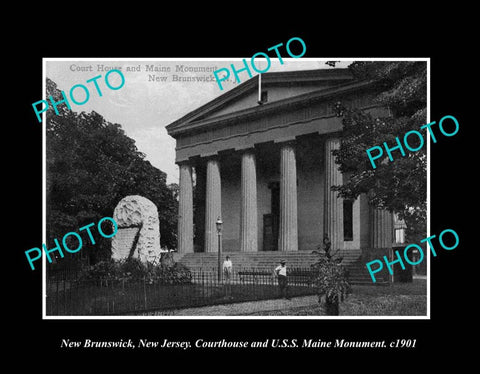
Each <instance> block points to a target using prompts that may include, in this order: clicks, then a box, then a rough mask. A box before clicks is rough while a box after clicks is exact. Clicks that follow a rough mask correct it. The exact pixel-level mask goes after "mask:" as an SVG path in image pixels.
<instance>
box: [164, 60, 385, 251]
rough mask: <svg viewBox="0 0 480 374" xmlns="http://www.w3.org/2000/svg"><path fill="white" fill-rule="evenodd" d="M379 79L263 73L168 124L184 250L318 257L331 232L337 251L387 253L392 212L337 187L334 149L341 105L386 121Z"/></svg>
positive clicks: (336, 72)
mask: <svg viewBox="0 0 480 374" xmlns="http://www.w3.org/2000/svg"><path fill="white" fill-rule="evenodd" d="M374 94H375V86H374V84H373V82H368V81H356V80H354V79H353V78H352V76H351V75H350V73H349V71H348V69H322V70H306V71H294V72H275V73H266V74H262V76H261V79H260V78H259V76H256V77H254V78H252V79H250V80H248V81H246V82H245V83H243V84H240V85H238V86H236V87H234V88H233V89H231V90H230V91H228V92H226V93H224V94H222V95H221V96H219V97H217V98H216V99H214V100H212V101H210V102H209V103H207V104H205V105H203V106H201V107H199V108H198V109H196V110H194V111H192V112H190V113H188V114H187V115H185V116H184V117H182V118H180V119H178V120H177V121H175V122H173V123H171V124H170V125H168V126H167V131H168V134H169V135H170V136H172V137H174V138H175V139H176V144H177V146H176V162H177V164H178V165H179V170H180V178H179V185H180V192H179V221H178V251H179V252H180V253H189V252H216V251H217V250H218V247H217V246H218V241H217V231H216V225H215V222H216V220H217V218H218V217H221V219H222V221H223V230H222V235H223V250H224V251H225V252H236V251H240V252H259V251H311V250H313V249H315V248H316V247H317V246H318V245H319V244H321V243H322V239H323V237H324V234H326V235H328V237H329V238H330V241H331V243H332V250H333V251H336V250H340V251H342V252H344V251H358V250H359V249H363V248H386V247H389V246H390V245H391V244H392V241H393V238H394V220H393V216H392V214H391V213H389V212H386V211H382V210H379V209H373V208H372V207H370V206H369V204H368V200H367V198H366V196H360V197H359V198H358V199H356V200H355V201H350V200H344V199H342V198H339V197H338V196H337V193H336V192H335V191H332V190H331V187H332V186H334V185H340V184H341V183H342V180H343V177H344V176H343V175H342V173H341V172H340V171H339V170H338V165H337V164H335V160H334V156H333V155H332V151H333V150H335V149H338V148H339V146H340V141H341V136H342V135H341V133H342V120H341V117H338V116H337V114H336V110H335V104H336V103H337V102H338V101H341V102H342V104H343V105H345V106H347V107H351V108H361V109H363V110H367V111H372V112H374V113H376V114H380V113H381V112H382V111H383V110H384V109H382V108H381V107H379V106H378V105H376V104H375V103H374V102H373V100H372V98H373V96H374Z"/></svg>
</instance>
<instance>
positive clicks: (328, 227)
mask: <svg viewBox="0 0 480 374" xmlns="http://www.w3.org/2000/svg"><path fill="white" fill-rule="evenodd" d="M339 148H340V140H339V139H337V138H329V139H327V140H326V141H325V216H324V222H325V223H324V232H325V233H326V234H327V235H328V237H329V238H330V242H331V243H332V245H331V253H335V252H336V251H337V250H342V249H343V199H341V198H337V196H338V193H337V192H336V191H332V189H331V188H332V186H338V185H341V184H342V183H343V178H342V173H341V172H340V170H338V165H337V164H336V163H335V157H334V156H333V155H332V151H333V150H334V149H339Z"/></svg>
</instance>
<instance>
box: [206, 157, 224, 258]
mask: <svg viewBox="0 0 480 374" xmlns="http://www.w3.org/2000/svg"><path fill="white" fill-rule="evenodd" d="M205 195H206V200H205V252H217V251H218V238H217V227H216V224H215V222H216V221H217V218H218V217H220V216H221V215H222V196H221V183H220V163H219V161H218V159H217V158H210V159H209V160H208V161H207V181H206V193H205Z"/></svg>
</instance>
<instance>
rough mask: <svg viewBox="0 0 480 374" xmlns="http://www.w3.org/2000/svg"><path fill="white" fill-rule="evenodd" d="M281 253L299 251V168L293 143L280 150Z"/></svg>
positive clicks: (279, 236) (282, 146)
mask: <svg viewBox="0 0 480 374" xmlns="http://www.w3.org/2000/svg"><path fill="white" fill-rule="evenodd" d="M278 250H279V251H297V250H298V230H297V166H296V160H295V148H294V145H293V143H292V142H287V143H283V144H282V145H281V149H280V227H279V233H278Z"/></svg>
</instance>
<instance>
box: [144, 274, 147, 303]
mask: <svg viewBox="0 0 480 374" xmlns="http://www.w3.org/2000/svg"><path fill="white" fill-rule="evenodd" d="M143 296H144V299H145V304H144V308H145V309H147V285H146V282H145V275H144V276H143Z"/></svg>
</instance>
